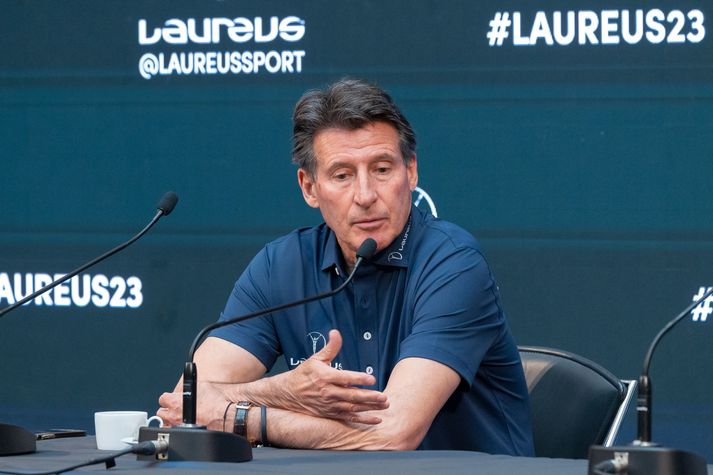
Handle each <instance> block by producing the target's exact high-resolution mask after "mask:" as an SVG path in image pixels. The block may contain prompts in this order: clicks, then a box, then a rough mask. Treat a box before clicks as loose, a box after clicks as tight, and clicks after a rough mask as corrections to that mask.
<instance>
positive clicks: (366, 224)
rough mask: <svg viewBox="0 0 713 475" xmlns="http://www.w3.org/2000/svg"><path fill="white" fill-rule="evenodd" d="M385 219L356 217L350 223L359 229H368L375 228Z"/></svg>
mask: <svg viewBox="0 0 713 475" xmlns="http://www.w3.org/2000/svg"><path fill="white" fill-rule="evenodd" d="M385 220H386V218H366V219H357V220H355V221H354V222H353V223H352V225H353V226H356V227H358V228H360V229H366V230H370V229H376V228H378V227H380V226H381V225H382V224H383V223H384V221H385Z"/></svg>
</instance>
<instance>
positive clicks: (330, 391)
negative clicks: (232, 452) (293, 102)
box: [158, 79, 533, 455]
mask: <svg viewBox="0 0 713 475" xmlns="http://www.w3.org/2000/svg"><path fill="white" fill-rule="evenodd" d="M293 143H294V147H293V160H294V161H295V163H296V164H297V165H298V171H297V178H298V181H299V185H300V187H301V189H302V194H303V197H304V199H305V201H306V202H307V204H308V205H309V206H312V207H314V208H319V210H320V211H321V213H322V216H323V218H324V223H323V224H321V225H319V226H316V227H313V228H304V229H298V230H296V231H293V232H292V233H290V234H288V235H286V236H283V237H282V238H279V239H277V240H276V241H273V242H271V243H269V244H268V245H267V246H265V248H264V249H263V250H262V251H261V252H260V253H259V254H258V255H257V256H256V257H255V258H254V259H253V261H252V262H251V263H250V265H249V266H248V268H247V269H246V270H245V272H243V274H242V275H241V276H240V278H239V280H238V282H237V283H236V285H235V288H234V290H233V292H232V294H231V295H230V298H229V299H228V303H227V305H226V308H225V311H224V312H223V314H222V316H221V318H225V319H227V318H232V317H234V316H237V315H242V314H247V313H250V312H253V311H256V310H259V309H263V308H267V307H271V306H275V305H279V304H282V303H286V302H290V301H294V300H298V299H301V298H303V297H305V296H312V295H316V294H319V293H322V292H326V291H329V290H332V289H334V288H336V287H337V286H339V285H340V284H341V283H342V282H343V281H344V279H345V278H346V276H347V275H348V274H349V273H350V272H351V270H352V268H353V267H354V263H355V260H356V251H357V249H358V248H359V246H360V245H361V244H362V242H363V241H364V240H365V239H367V238H373V239H375V240H376V242H377V253H376V255H375V256H374V257H373V258H372V259H371V260H370V261H369V262H365V263H363V264H362V266H361V267H360V268H359V269H358V270H357V272H356V275H355V277H354V280H353V281H352V283H351V284H350V285H349V286H348V287H347V288H346V289H345V290H344V291H343V292H341V293H339V294H337V295H335V296H334V297H331V298H329V299H324V300H321V301H316V302H312V303H310V304H307V305H303V306H299V307H296V308H292V309H288V310H285V311H282V312H277V313H273V314H271V315H267V316H265V317H261V318H256V319H253V320H250V321H246V322H243V323H241V324H237V325H231V326H228V327H224V328H222V329H219V330H216V331H214V332H213V333H212V334H211V336H210V337H209V338H208V339H207V340H206V341H205V343H204V344H203V345H202V346H201V347H200V349H199V350H198V352H197V354H196V361H197V364H198V366H199V367H200V370H201V371H200V378H201V380H200V384H201V387H200V389H199V391H198V392H199V394H200V395H201V397H200V398H199V401H198V404H199V406H198V420H199V422H200V423H203V424H206V425H208V426H209V428H213V429H222V430H232V431H234V432H236V433H239V434H242V435H245V436H246V437H248V439H249V440H250V441H251V442H253V443H263V444H268V443H270V444H272V445H278V446H284V447H297V448H333V449H364V450H410V449H416V448H422V449H461V450H478V451H483V452H489V453H501V454H513V455H533V446H532V434H531V428H530V421H529V409H528V398H527V387H526V384H525V379H524V376H523V371H522V367H521V364H520V358H519V355H518V351H517V347H516V345H515V342H514V340H513V338H512V336H511V334H510V330H509V328H508V325H507V322H506V321H505V316H504V313H503V310H502V307H501V304H500V297H499V293H498V288H497V285H496V284H495V281H494V280H493V277H492V275H491V273H490V270H489V268H488V265H487V262H486V261H485V258H484V257H483V255H482V253H481V251H480V247H479V245H478V243H477V242H476V240H475V239H474V238H473V237H472V236H471V235H470V234H469V233H468V232H466V231H464V230H463V229H461V228H460V227H458V226H456V225H454V224H451V223H448V222H446V221H442V220H439V219H436V218H434V217H433V216H431V215H430V214H428V213H424V212H423V211H421V210H419V209H417V208H415V207H413V206H412V204H411V193H412V191H413V189H414V188H415V187H416V184H417V181H418V172H417V164H416V154H415V148H416V140H415V136H414V133H413V130H412V129H411V126H410V125H409V123H408V121H407V120H406V118H405V117H404V116H403V115H402V114H401V112H400V111H399V109H398V108H397V106H396V105H395V104H394V103H393V101H392V100H391V98H390V97H389V96H388V95H387V94H386V93H385V92H384V91H383V90H381V89H379V88H378V87H375V86H372V85H370V84H367V83H364V82H361V81H357V80H349V79H346V80H341V81H339V82H337V83H335V84H333V85H331V86H330V87H328V88H327V89H325V90H320V91H311V92H308V93H306V94H305V95H304V96H303V97H302V98H301V99H300V101H299V102H298V104H297V106H296V108H295V114H294V134H293ZM281 355H282V356H284V358H285V361H286V362H287V365H288V366H289V368H290V370H291V371H287V372H284V373H282V374H279V375H276V376H272V377H263V375H264V374H265V372H266V371H267V370H268V369H269V368H271V367H272V366H273V364H274V363H275V361H276V359H277V358H278V357H279V356H281ZM180 388H181V386H180V382H179V385H178V386H177V388H176V390H175V391H176V392H174V393H164V394H163V395H162V396H161V398H160V399H159V403H160V404H161V409H159V411H158V415H160V416H161V417H163V418H164V420H165V421H166V422H168V423H169V424H177V423H179V422H180V420H181V395H180V393H179V391H180Z"/></svg>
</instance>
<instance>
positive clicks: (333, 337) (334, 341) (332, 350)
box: [312, 330, 342, 363]
mask: <svg viewBox="0 0 713 475" xmlns="http://www.w3.org/2000/svg"><path fill="white" fill-rule="evenodd" d="M341 349H342V335H341V334H340V333H339V332H338V331H337V330H330V331H329V341H327V344H326V345H324V348H322V349H321V350H320V351H318V352H317V353H315V354H314V355H313V356H312V358H314V359H317V360H319V361H324V362H326V363H331V362H332V360H333V359H334V358H336V357H337V355H338V354H339V350H341Z"/></svg>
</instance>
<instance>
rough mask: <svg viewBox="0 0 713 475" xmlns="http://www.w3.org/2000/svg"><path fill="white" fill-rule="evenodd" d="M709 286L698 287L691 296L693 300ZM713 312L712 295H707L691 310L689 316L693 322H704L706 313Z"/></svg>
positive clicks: (699, 296) (701, 295)
mask: <svg viewBox="0 0 713 475" xmlns="http://www.w3.org/2000/svg"><path fill="white" fill-rule="evenodd" d="M710 289H711V288H710V287H708V288H707V289H706V288H705V287H701V288H700V289H698V293H697V294H696V295H694V296H693V301H694V302H695V301H697V300H698V299H700V298H701V297H703V295H705V293H706V292H708V291H709V290H710ZM711 313H713V295H711V296H709V297H707V298H706V299H705V300H704V301H703V302H701V303H700V304H699V305H698V306H697V307H696V308H694V309H693V310H692V311H691V318H692V319H693V321H694V322H705V321H706V319H707V318H708V315H710V314H711Z"/></svg>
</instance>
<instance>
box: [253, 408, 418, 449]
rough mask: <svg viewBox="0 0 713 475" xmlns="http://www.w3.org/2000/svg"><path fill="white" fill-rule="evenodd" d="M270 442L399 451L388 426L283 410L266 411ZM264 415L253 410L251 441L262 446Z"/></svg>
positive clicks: (304, 445) (308, 446) (325, 447)
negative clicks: (262, 416)
mask: <svg viewBox="0 0 713 475" xmlns="http://www.w3.org/2000/svg"><path fill="white" fill-rule="evenodd" d="M265 413H266V415H267V418H266V422H267V427H266V428H267V431H266V432H267V438H268V440H267V442H268V443H269V444H271V445H274V446H277V447H289V448H301V449H336V450H399V449H403V448H404V447H399V446H397V445H396V443H395V442H396V441H397V439H398V438H396V437H390V436H389V435H388V434H387V432H388V426H387V425H386V424H384V425H382V424H377V425H368V424H356V423H350V422H344V421H337V420H333V419H324V418H320V417H314V416H309V415H306V414H300V413H296V412H291V411H286V410H283V409H276V408H268V409H267V410H266V412H265ZM261 422H262V420H261V411H260V408H259V407H254V408H252V409H250V414H249V417H248V439H249V440H250V441H251V442H262V443H265V442H266V441H263V440H262V434H261Z"/></svg>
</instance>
